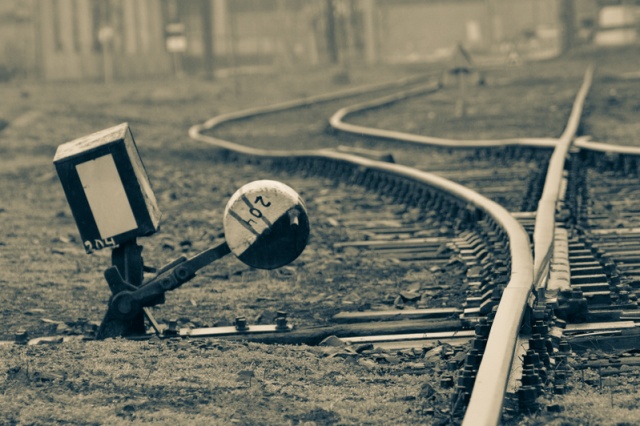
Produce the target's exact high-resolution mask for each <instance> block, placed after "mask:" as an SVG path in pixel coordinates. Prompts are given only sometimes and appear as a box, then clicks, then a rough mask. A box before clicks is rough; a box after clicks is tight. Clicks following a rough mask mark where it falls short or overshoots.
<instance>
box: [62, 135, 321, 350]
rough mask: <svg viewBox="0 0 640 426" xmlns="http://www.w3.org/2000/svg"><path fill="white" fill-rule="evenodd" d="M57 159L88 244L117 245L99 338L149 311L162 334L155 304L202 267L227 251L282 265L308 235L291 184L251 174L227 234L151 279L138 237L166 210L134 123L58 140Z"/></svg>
mask: <svg viewBox="0 0 640 426" xmlns="http://www.w3.org/2000/svg"><path fill="white" fill-rule="evenodd" d="M54 164H55V167H56V171H57V172H58V176H59V178H60V181H61V183H62V187H63V189H64V192H65V195H66V198H67V201H68V203H69V206H70V207H71V211H72V214H73V217H74V219H75V221H76V225H77V227H78V230H79V232H80V235H81V237H82V241H83V243H84V247H85V250H86V252H87V253H92V252H93V251H96V250H102V249H104V248H112V255H111V263H112V266H111V267H109V268H108V269H107V270H106V271H105V272H104V277H105V279H106V281H107V284H108V285H109V289H110V290H111V293H112V296H111V298H110V299H109V303H108V308H107V312H106V314H105V316H104V319H103V320H102V323H101V324H100V327H99V329H98V332H97V338H98V339H105V338H109V337H118V336H144V335H145V334H146V327H145V323H144V318H145V317H146V318H147V319H148V320H149V323H150V324H151V327H152V328H153V329H154V331H155V332H156V333H157V334H160V333H161V332H162V330H161V327H160V326H159V325H158V323H157V322H156V320H155V318H154V317H153V315H152V313H151V311H150V309H149V308H150V307H152V306H155V305H158V304H162V303H164V301H165V294H166V292H168V291H171V290H174V289H176V288H178V287H180V286H181V285H183V284H184V283H186V282H188V281H190V280H191V279H193V278H194V277H195V276H196V273H197V271H198V270H200V269H201V268H203V267H205V266H207V265H209V264H210V263H212V262H214V261H216V260H218V259H220V258H221V257H223V256H226V255H227V254H229V253H234V255H236V256H237V257H238V258H239V259H240V260H241V261H242V262H244V263H246V264H247V265H249V266H251V267H254V268H258V269H275V268H279V267H281V266H284V265H287V264H289V263H291V262H292V261H294V260H295V259H296V258H297V257H298V256H299V255H300V254H301V253H302V251H303V250H304V248H305V247H306V244H307V242H308V239H309V233H310V227H309V219H308V215H307V210H306V207H305V205H304V202H303V201H302V199H301V198H300V196H299V195H298V194H297V193H296V192H295V191H294V190H293V189H291V188H290V187H288V186H287V185H285V184H283V183H280V182H276V181H271V180H260V181H255V182H251V183H249V184H247V185H244V186H243V187H241V188H240V189H239V190H238V191H237V192H236V193H235V194H234V195H233V196H232V197H231V198H230V200H229V202H228V203H227V206H226V208H225V212H224V217H223V223H224V231H225V240H226V241H223V242H222V243H220V244H218V245H216V246H214V247H211V248H209V249H207V250H204V251H203V252H201V253H199V254H197V255H195V256H193V257H191V258H187V257H185V256H181V257H179V258H178V259H175V260H174V261H172V262H170V263H169V264H167V265H165V266H164V267H162V268H160V269H159V270H157V271H155V272H156V274H155V276H154V277H152V278H150V279H148V280H146V281H145V280H144V272H151V271H154V270H153V269H152V268H148V267H146V266H145V265H144V262H143V258H142V249H143V248H142V246H140V245H138V244H137V241H136V238H137V237H141V236H149V235H151V234H153V233H155V232H156V231H157V230H158V229H159V222H160V211H159V209H158V207H157V204H156V199H155V196H154V194H153V191H152V190H151V185H150V183H149V179H148V177H147V174H146V171H145V168H144V165H143V164H142V160H141V158H140V155H139V153H138V149H137V147H136V145H135V141H134V139H133V136H132V134H131V131H130V129H129V126H128V125H127V124H126V123H123V124H120V125H118V126H115V127H111V128H109V129H105V130H102V131H100V132H97V133H93V134H91V135H88V136H85V137H82V138H79V139H76V140H73V141H71V142H68V143H65V144H63V145H60V146H59V147H58V150H57V152H56V155H55V157H54ZM280 323H282V324H280ZM280 323H278V324H277V325H276V328H275V330H276V331H288V330H290V327H289V326H287V325H286V324H285V323H286V316H285V317H284V320H283V321H280ZM283 324H284V325H283ZM237 325H239V326H238V327H236V328H235V329H236V330H237V331H239V332H247V331H249V329H250V327H248V326H247V325H246V321H244V322H243V321H239V323H238V324H237ZM174 328H175V327H174Z"/></svg>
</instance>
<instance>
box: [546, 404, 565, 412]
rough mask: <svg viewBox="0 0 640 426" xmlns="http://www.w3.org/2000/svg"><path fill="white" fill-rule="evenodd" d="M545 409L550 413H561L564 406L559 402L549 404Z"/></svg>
mask: <svg viewBox="0 0 640 426" xmlns="http://www.w3.org/2000/svg"><path fill="white" fill-rule="evenodd" d="M547 411H548V412H550V413H561V412H563V411H564V407H563V406H562V405H560V404H549V405H547Z"/></svg>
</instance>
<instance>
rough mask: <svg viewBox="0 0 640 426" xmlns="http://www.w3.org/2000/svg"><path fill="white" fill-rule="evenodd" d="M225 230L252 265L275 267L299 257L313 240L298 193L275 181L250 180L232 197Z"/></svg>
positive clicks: (238, 252)
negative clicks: (310, 236) (310, 240)
mask: <svg viewBox="0 0 640 426" xmlns="http://www.w3.org/2000/svg"><path fill="white" fill-rule="evenodd" d="M223 222H224V233H225V239H226V240H227V244H228V245H229V248H230V249H231V252H232V253H233V254H235V255H236V256H237V257H238V258H239V259H240V260H241V261H243V262H244V263H246V264H247V265H249V266H253V267H254V268H260V269H274V268H279V267H281V266H284V265H286V264H288V263H290V262H292V261H293V260H295V259H296V258H297V257H298V256H299V255H300V253H302V251H303V250H304V248H305V246H306V245H307V242H308V240H309V218H308V215H307V209H306V207H305V205H304V202H303V201H302V199H301V198H300V196H299V195H298V193H297V192H295V191H294V190H293V189H291V188H290V187H288V186H287V185H285V184H283V183H281V182H277V181H273V180H259V181H255V182H251V183H248V184H246V185H244V186H243V187H242V188H240V189H239V190H238V191H236V193H235V194H233V196H232V197H231V198H230V199H229V202H228V203H227V207H226V209H225V211H224V218H223Z"/></svg>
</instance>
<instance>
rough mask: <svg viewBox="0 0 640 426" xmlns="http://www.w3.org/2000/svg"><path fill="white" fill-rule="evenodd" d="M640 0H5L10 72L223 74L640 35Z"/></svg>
mask: <svg viewBox="0 0 640 426" xmlns="http://www.w3.org/2000/svg"><path fill="white" fill-rule="evenodd" d="M639 22H640V0H2V1H1V2H0V81H1V80H7V79H10V78H12V77H16V76H20V77H27V78H39V79H43V80H48V81H55V80H105V81H110V80H122V79H132V78H144V77H152V76H170V75H176V74H177V75H182V74H188V75H201V76H205V77H213V76H214V75H215V73H222V72H225V70H229V69H238V68H242V69H245V70H253V69H256V68H265V67H268V68H273V67H281V68H282V67H292V68H293V67H296V68H303V67H313V66H325V65H331V64H340V65H342V66H348V65H355V64H372V63H376V62H412V61H413V62H419V61H429V60H438V59H440V58H444V57H447V56H448V55H449V53H450V51H451V48H452V47H453V46H455V45H456V44H458V43H462V44H463V45H464V46H465V47H466V48H467V49H468V50H469V51H471V52H477V53H484V54H502V53H506V52H509V51H511V52H513V51H518V52H524V53H535V52H536V51H539V52H549V51H553V50H556V51H557V50H560V51H562V50H567V49H570V48H572V47H573V46H575V45H576V44H580V43H594V44H601V45H618V44H625V43H637V42H638V36H637V33H638V23H639Z"/></svg>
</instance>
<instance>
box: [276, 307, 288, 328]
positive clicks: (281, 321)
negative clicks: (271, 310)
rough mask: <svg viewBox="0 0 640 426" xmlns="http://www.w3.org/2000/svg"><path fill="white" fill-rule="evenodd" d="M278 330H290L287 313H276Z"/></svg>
mask: <svg viewBox="0 0 640 426" xmlns="http://www.w3.org/2000/svg"><path fill="white" fill-rule="evenodd" d="M276 330H289V325H288V324H287V313H286V312H284V311H278V312H276Z"/></svg>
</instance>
